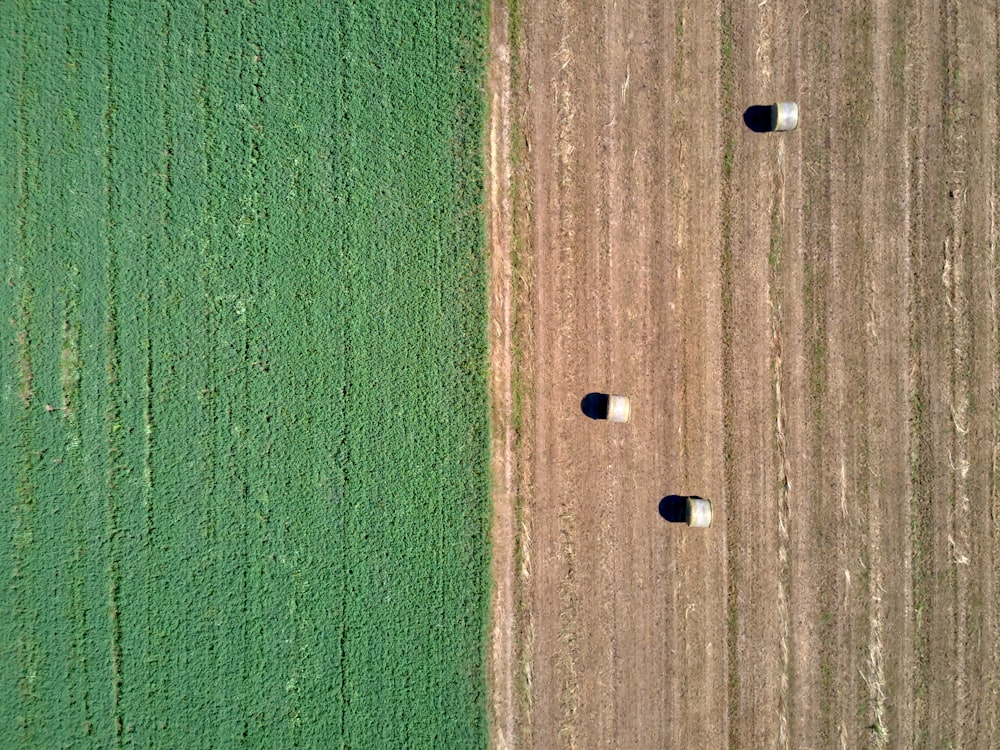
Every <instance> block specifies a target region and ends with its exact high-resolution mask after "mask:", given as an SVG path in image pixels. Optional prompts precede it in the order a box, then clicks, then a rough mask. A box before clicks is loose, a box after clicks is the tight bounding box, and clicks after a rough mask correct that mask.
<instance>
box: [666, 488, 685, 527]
mask: <svg viewBox="0 0 1000 750" xmlns="http://www.w3.org/2000/svg"><path fill="white" fill-rule="evenodd" d="M687 501H688V496H687V495H667V496H666V497H665V498H663V499H662V500H660V516H662V517H663V519H664V520H665V521H670V523H687V520H688V503H687Z"/></svg>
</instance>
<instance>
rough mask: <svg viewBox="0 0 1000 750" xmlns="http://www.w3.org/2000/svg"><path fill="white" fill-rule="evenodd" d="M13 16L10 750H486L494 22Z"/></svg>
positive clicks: (6, 535)
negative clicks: (486, 103) (488, 35)
mask: <svg viewBox="0 0 1000 750" xmlns="http://www.w3.org/2000/svg"><path fill="white" fill-rule="evenodd" d="M0 6H2V11H3V16H4V18H5V19H6V21H7V24H6V28H7V31H6V32H5V42H4V44H3V45H0V78H2V80H3V81H5V82H6V87H5V89H4V91H3V94H2V97H3V99H2V106H0V118H2V122H0V125H2V129H0V202H2V205H0V221H2V222H3V231H0V263H2V272H3V280H2V282H3V283H0V306H2V307H3V310H4V313H5V320H9V321H10V323H9V324H8V327H7V334H6V335H5V336H4V337H3V339H2V341H3V344H2V346H3V350H2V354H0V357H2V359H0V362H2V391H0V392H2V401H0V409H2V415H3V416H2V425H3V429H2V430H0V465H2V467H3V469H2V471H3V473H4V476H9V477H12V478H13V479H12V481H10V480H9V481H4V482H3V483H2V484H0V487H2V489H0V492H2V493H3V494H2V500H3V503H4V506H5V508H4V513H3V514H2V516H0V518H2V521H0V524H2V537H0V538H2V544H3V550H4V554H3V556H2V565H3V570H2V576H3V580H4V582H5V584H4V587H3V589H2V593H0V603H2V607H3V609H4V611H5V612H7V613H10V615H9V616H8V617H5V618H0V620H2V621H3V624H2V625H0V629H2V630H0V643H2V646H0V670H2V672H3V674H4V675H5V676H6V679H4V681H3V683H2V687H0V746H2V747H44V748H53V747H62V746H69V745H73V746H74V747H77V746H81V747H86V746H95V747H109V746H129V747H142V748H147V747H164V748H196V747H262V748H279V747H290V746H293V745H295V746H308V747H318V746H323V747H333V746H338V745H339V746H341V747H386V748H388V747H434V748H440V747H462V748H471V747H477V746H484V745H485V744H486V742H487V732H486V727H485V722H486V719H485V714H486V712H485V695H484V691H485V668H484V658H485V656H484V653H485V649H484V645H483V644H484V638H485V632H486V631H485V622H486V616H487V606H488V587H489V581H488V562H489V555H488V526H487V525H488V520H489V509H488V501H489V478H488V470H489V468H488V467H489V461H488V426H487V399H486V372H485V369H486V359H485V353H486V343H485V319H486V311H485V279H484V274H485V264H484V262H483V247H484V239H483V227H482V219H481V211H480V204H481V192H482V164H481V159H482V157H481V151H482V149H481V130H482V108H483V105H482V101H483V95H482V91H481V81H482V75H483V68H484V61H483V59H482V58H483V54H484V53H483V49H484V44H485V13H484V8H483V7H482V5H481V4H480V3H476V2H472V1H471V0H454V1H453V2H450V3H444V2H438V3H434V2H432V3H411V4H402V5H400V4H390V3H387V2H384V0H375V1H374V2H370V3H365V4H357V5H355V4H344V3H319V4H309V5H308V7H307V6H306V5H305V4H301V6H300V4H287V3H266V2H253V0H245V1H240V2H235V3H232V4H229V5H227V6H225V7H224V6H223V5H217V4H211V3H209V4H204V3H199V4H186V3H175V2H156V1H155V0H150V1H147V2H138V0H134V1H132V2H127V1H125V0H110V1H109V2H107V3H100V4H98V3H91V2H81V3H66V4H60V5H59V6H58V7H50V8H37V7H31V6H29V5H28V4H24V3H13V2H2V3H0Z"/></svg>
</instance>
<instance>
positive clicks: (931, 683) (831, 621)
mask: <svg viewBox="0 0 1000 750" xmlns="http://www.w3.org/2000/svg"><path fill="white" fill-rule="evenodd" d="M492 13H493V29H492V34H491V47H492V53H493V54H492V62H491V67H490V81H489V86H490V95H491V123H490V125H491V127H490V131H489V133H488V143H487V146H488V156H489V166H490V180H489V186H490V193H489V209H490V211H489V215H490V237H491V243H492V247H493V253H492V289H491V291H492V294H491V306H492V327H491V342H492V361H493V371H492V375H493V380H492V386H493V392H494V413H493V417H494V474H495V478H496V492H495V508H496V512H495V524H494V528H495V531H494V574H495V580H496V590H495V593H494V607H493V613H494V616H493V623H494V629H493V640H492V652H491V678H492V696H491V712H492V721H493V744H494V746H495V747H497V748H522V747H524V748H526V747H536V748H546V749H548V748H562V747H566V748H574V747H580V748H665V747H684V748H702V747H703V748H720V747H726V746H728V747H733V748H737V747H739V748H770V747H779V748H794V749H796V750H798V749H804V748H831V747H840V748H857V747H877V748H882V747H893V748H911V747H929V748H930V747H933V748H938V747H953V748H997V747H1000V589H998V587H1000V580H998V578H1000V491H998V478H1000V475H998V459H1000V354H998V320H1000V318H998V313H997V282H998V271H997V227H996V223H997V206H996V195H997V179H998V169H997V167H998V164H1000V137H998V136H1000V133H998V125H1000V121H998V110H997V106H998V96H997V90H998V81H1000V77H998V71H1000V55H998V35H1000V23H998V10H997V7H996V3H993V2H988V1H987V0H980V1H978V2H977V1H976V0H965V1H964V2H957V1H952V2H945V1H943V0H935V1H931V0H878V1H877V2H869V1H867V0H849V1H848V2H845V3H827V2H795V3H780V2H777V0H763V2H760V1H759V0H755V1H754V2H746V3H729V2H724V3H722V4H713V3H700V2H693V1H692V0H655V1H654V0H635V1H634V2H621V0H618V1H616V0H603V1H602V0H594V1H593V2H580V1H579V0H577V1H575V2H571V1H570V0H551V1H541V0H522V3H520V4H519V8H518V10H517V13H516V15H515V16H514V17H511V14H510V12H509V9H508V7H507V5H506V3H504V2H502V1H501V0H497V2H495V3H494V4H493V11H492ZM786 99H787V100H794V101H797V102H798V104H799V107H800V116H801V120H800V125H799V128H798V129H797V130H795V131H793V132H789V133H756V132H752V131H751V130H750V129H749V128H748V127H747V126H746V125H745V123H744V117H743V116H744V112H745V111H746V110H747V108H748V107H750V106H752V105H761V104H769V103H771V102H774V101H779V100H786ZM591 392H600V393H620V394H626V395H628V396H630V398H631V400H632V407H633V419H632V422H631V423H630V424H628V425H617V424H611V423H608V422H606V421H603V420H593V419H590V418H588V417H587V416H586V415H585V414H584V413H583V410H582V408H581V400H582V399H583V398H584V396H586V395H587V394H588V393H591ZM690 494H697V495H701V496H704V497H707V498H710V499H711V500H712V502H713V507H714V511H715V521H714V525H713V526H712V528H711V529H707V530H706V529H691V528H688V527H686V526H685V525H684V524H683V523H671V522H669V521H668V520H666V519H665V518H664V517H663V516H662V515H661V512H660V510H661V500H662V499H663V498H665V497H667V496H669V495H690Z"/></svg>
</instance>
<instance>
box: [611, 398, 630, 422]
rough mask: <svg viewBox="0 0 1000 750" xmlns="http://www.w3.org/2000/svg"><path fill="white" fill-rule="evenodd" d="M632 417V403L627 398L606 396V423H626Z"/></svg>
mask: <svg viewBox="0 0 1000 750" xmlns="http://www.w3.org/2000/svg"><path fill="white" fill-rule="evenodd" d="M631 417H632V402H631V401H629V397H628V396H614V395H610V396H608V421H609V422H621V423H625V422H628V421H629V419H631Z"/></svg>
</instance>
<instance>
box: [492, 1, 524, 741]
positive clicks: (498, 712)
mask: <svg viewBox="0 0 1000 750" xmlns="http://www.w3.org/2000/svg"><path fill="white" fill-rule="evenodd" d="M489 27H490V28H489V51H490V60H489V65H488V69H487V92H488V96H489V113H488V119H487V131H488V132H487V138H488V143H487V144H486V146H487V149H488V153H487V164H486V166H487V168H486V181H487V193H488V209H489V210H488V215H487V242H488V252H489V295H488V298H489V302H488V305H489V310H488V317H489V321H490V324H489V335H488V339H489V361H490V379H489V382H490V402H491V406H490V412H491V414H490V421H491V429H490V432H491V435H490V440H491V444H492V450H491V464H492V473H493V490H492V495H493V528H492V554H493V560H492V568H493V592H492V596H491V599H492V601H491V607H490V610H491V617H490V620H491V630H490V646H489V658H488V664H489V666H488V672H489V683H490V693H489V699H488V703H489V709H488V710H489V715H490V744H491V745H492V746H493V747H496V748H500V749H501V750H508V749H509V748H512V747H514V742H515V727H516V714H517V710H516V706H515V691H514V661H515V653H514V629H515V624H514V609H515V607H514V575H515V573H514V566H515V560H514V550H515V541H514V540H515V537H516V530H515V527H514V524H515V517H514V516H515V499H516V497H517V481H516V474H515V464H516V459H515V456H514V443H515V431H514V424H513V418H514V414H513V411H514V396H513V375H512V373H513V360H514V350H513V319H514V316H513V312H512V305H513V299H512V298H513V270H512V252H511V246H512V239H511V236H512V224H513V221H512V214H511V154H510V127H511V126H510V93H511V71H510V68H511V54H510V48H509V45H508V42H509V33H510V32H509V29H510V15H509V9H508V7H507V3H506V2H505V1H504V0H498V2H495V3H492V4H491V11H490V18H489Z"/></svg>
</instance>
